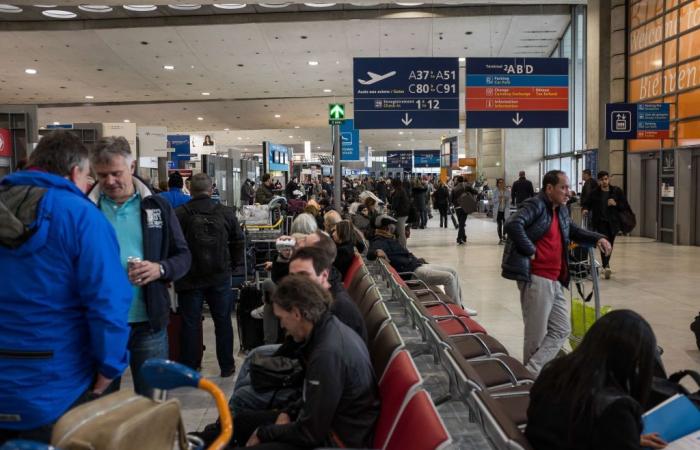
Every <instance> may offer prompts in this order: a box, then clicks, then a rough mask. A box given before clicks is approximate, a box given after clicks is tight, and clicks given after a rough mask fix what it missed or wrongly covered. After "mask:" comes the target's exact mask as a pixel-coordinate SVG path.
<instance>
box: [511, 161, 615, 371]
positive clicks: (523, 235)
mask: <svg viewBox="0 0 700 450" xmlns="http://www.w3.org/2000/svg"><path fill="white" fill-rule="evenodd" d="M568 199H569V179H568V177H567V176H566V174H565V173H564V172H562V171H559V170H552V171H550V172H547V174H546V175H545V176H544V179H543V180H542V190H541V191H540V193H539V195H537V196H535V197H532V198H530V199H527V200H526V201H524V202H523V203H522V205H521V207H520V208H519V209H518V211H517V212H516V213H514V214H512V215H511V216H510V218H509V219H508V222H507V223H506V226H505V232H506V233H507V234H508V238H509V239H508V242H507V243H506V248H505V250H504V253H503V263H502V264H501V268H502V270H503V272H502V275H503V277H505V278H508V279H511V280H516V281H517V282H518V289H520V303H521V306H522V310H523V321H524V322H525V344H524V348H523V363H524V364H525V366H526V367H527V368H528V369H530V370H531V371H532V372H534V373H535V374H538V373H539V372H540V370H541V369H542V366H544V365H545V364H546V363H547V362H549V361H550V360H551V359H553V358H554V357H555V356H556V355H557V353H558V352H559V350H561V348H562V346H563V345H564V343H565V342H566V339H567V338H568V337H569V334H570V333H571V323H570V318H569V317H570V310H569V309H570V305H569V301H568V300H567V299H566V297H564V293H563V290H562V286H564V287H568V285H569V271H568V252H567V248H568V246H569V238H571V240H573V241H574V242H577V243H578V244H580V245H583V246H588V247H592V246H594V245H597V246H598V247H600V249H601V252H603V253H605V254H608V253H609V252H610V243H609V242H608V241H607V240H606V239H605V237H604V236H603V235H601V234H598V233H593V232H590V231H586V230H584V229H582V228H579V227H578V226H576V224H574V223H573V222H572V221H571V218H570V217H569V210H568V209H567V208H566V202H567V200H568Z"/></svg>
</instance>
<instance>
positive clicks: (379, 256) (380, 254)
mask: <svg viewBox="0 0 700 450" xmlns="http://www.w3.org/2000/svg"><path fill="white" fill-rule="evenodd" d="M376 254H377V258H383V259H386V260H387V261H388V260H389V257H387V256H386V253H384V250H381V249H380V250H377V251H376Z"/></svg>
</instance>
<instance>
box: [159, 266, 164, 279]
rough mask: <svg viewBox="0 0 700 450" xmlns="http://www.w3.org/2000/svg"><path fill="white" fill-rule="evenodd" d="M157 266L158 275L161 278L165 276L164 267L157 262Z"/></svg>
mask: <svg viewBox="0 0 700 450" xmlns="http://www.w3.org/2000/svg"><path fill="white" fill-rule="evenodd" d="M158 267H160V277H161V278H163V277H164V276H165V267H163V264H158Z"/></svg>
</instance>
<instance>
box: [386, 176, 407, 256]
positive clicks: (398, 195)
mask: <svg viewBox="0 0 700 450" xmlns="http://www.w3.org/2000/svg"><path fill="white" fill-rule="evenodd" d="M391 187H392V188H393V189H394V192H393V193H392V194H391V199H390V200H389V202H390V203H391V209H392V211H394V213H393V214H394V216H395V217H396V221H397V223H396V238H397V239H398V241H399V243H400V244H401V245H402V246H403V247H404V248H408V247H407V246H406V222H407V221H408V215H409V213H410V211H411V199H409V198H408V194H407V193H406V190H405V189H404V185H403V182H402V181H401V179H399V178H394V179H393V180H392V181H391Z"/></svg>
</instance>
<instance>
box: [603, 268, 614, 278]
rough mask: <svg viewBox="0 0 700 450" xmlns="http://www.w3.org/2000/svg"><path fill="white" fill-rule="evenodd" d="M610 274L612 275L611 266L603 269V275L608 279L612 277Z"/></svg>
mask: <svg viewBox="0 0 700 450" xmlns="http://www.w3.org/2000/svg"><path fill="white" fill-rule="evenodd" d="M610 275H612V270H610V267H606V268H605V269H604V270H603V276H604V277H605V279H606V280H609V279H610Z"/></svg>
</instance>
